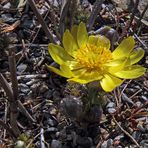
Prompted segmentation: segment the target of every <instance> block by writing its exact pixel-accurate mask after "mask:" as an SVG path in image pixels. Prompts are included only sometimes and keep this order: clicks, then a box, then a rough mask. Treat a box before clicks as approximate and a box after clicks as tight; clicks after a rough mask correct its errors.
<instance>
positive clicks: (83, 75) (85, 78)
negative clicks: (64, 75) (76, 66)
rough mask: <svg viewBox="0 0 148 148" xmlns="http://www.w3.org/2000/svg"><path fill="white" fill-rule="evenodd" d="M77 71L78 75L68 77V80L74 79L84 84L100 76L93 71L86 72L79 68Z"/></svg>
mask: <svg viewBox="0 0 148 148" xmlns="http://www.w3.org/2000/svg"><path fill="white" fill-rule="evenodd" d="M79 73H80V74H79ZM79 73H78V71H77V75H78V77H74V78H72V79H69V80H68V81H74V82H77V83H81V84H86V83H89V82H92V81H96V80H100V79H101V78H102V76H101V75H100V74H98V73H97V72H95V71H91V72H88V71H84V70H83V71H81V70H80V71H79Z"/></svg>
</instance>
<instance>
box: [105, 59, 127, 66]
mask: <svg viewBox="0 0 148 148" xmlns="http://www.w3.org/2000/svg"><path fill="white" fill-rule="evenodd" d="M125 61H126V58H121V59H117V60H111V61H109V62H108V63H105V64H104V65H105V66H121V65H122V64H123V63H124V62H125Z"/></svg>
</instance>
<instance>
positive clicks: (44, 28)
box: [28, 0, 56, 43]
mask: <svg viewBox="0 0 148 148" xmlns="http://www.w3.org/2000/svg"><path fill="white" fill-rule="evenodd" d="M28 2H29V5H30V7H31V8H32V10H33V12H34V14H35V15H36V17H37V19H38V21H39V23H40V24H41V25H42V27H43V30H44V32H45V34H46V36H47V37H48V38H49V39H50V41H51V42H52V43H56V41H55V40H54V37H53V35H52V33H51V32H50V31H49V28H48V26H47V24H46V23H45V21H44V19H43V17H42V16H41V15H40V13H39V11H38V9H37V8H36V6H35V2H34V0H28Z"/></svg>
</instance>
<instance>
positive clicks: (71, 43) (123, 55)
mask: <svg viewBox="0 0 148 148" xmlns="http://www.w3.org/2000/svg"><path fill="white" fill-rule="evenodd" d="M134 45H135V41H134V39H133V37H131V36H130V37H128V38H126V39H124V40H123V41H122V42H121V44H120V45H119V46H118V47H117V48H116V49H115V50H114V51H113V52H111V51H110V41H109V40H108V39H107V38H106V37H104V36H101V35H96V36H94V35H90V36H88V33H87V30H86V26H85V24H84V23H80V24H79V26H76V25H75V26H73V27H72V30H71V32H70V31H69V30H66V31H65V33H64V35H63V47H61V46H59V45H55V44H52V43H50V44H49V46H48V50H49V53H50V55H51V57H52V58H53V60H54V61H55V62H56V63H58V64H59V65H60V69H57V68H54V67H51V66H48V68H49V69H50V70H51V71H53V72H55V73H56V74H58V75H61V76H63V77H66V78H68V81H74V82H78V83H80V84H87V83H90V82H93V81H98V82H100V84H101V86H102V88H103V89H104V90H105V91H112V90H113V89H114V88H115V87H117V86H119V85H121V83H122V82H123V79H134V78H137V77H139V76H141V75H143V74H144V72H145V68H144V67H142V66H140V65H134V64H135V63H137V62H138V61H139V60H140V59H142V57H143V56H144V51H143V50H142V49H140V50H138V51H133V48H134ZM98 85H99V84H98Z"/></svg>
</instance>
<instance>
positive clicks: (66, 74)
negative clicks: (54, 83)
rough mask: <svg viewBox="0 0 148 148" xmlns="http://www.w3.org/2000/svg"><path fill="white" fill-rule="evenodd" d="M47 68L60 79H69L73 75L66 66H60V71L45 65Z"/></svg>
mask: <svg viewBox="0 0 148 148" xmlns="http://www.w3.org/2000/svg"><path fill="white" fill-rule="evenodd" d="M47 68H49V69H50V70H51V71H52V72H54V73H56V74H58V75H60V76H62V77H66V78H71V77H72V75H73V74H72V72H71V71H70V69H69V67H68V66H66V65H61V66H60V70H59V69H57V68H55V67H52V66H48V65H47Z"/></svg>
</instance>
